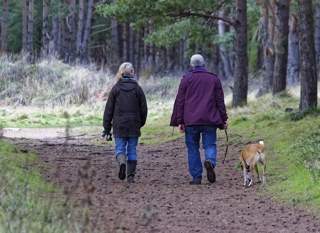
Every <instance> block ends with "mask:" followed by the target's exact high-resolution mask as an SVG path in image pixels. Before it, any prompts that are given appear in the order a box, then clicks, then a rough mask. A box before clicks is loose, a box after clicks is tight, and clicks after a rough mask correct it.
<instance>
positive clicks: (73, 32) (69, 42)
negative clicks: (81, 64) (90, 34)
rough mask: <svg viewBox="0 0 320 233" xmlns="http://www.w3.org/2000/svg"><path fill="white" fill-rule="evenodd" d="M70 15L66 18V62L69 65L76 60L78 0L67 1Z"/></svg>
mask: <svg viewBox="0 0 320 233" xmlns="http://www.w3.org/2000/svg"><path fill="white" fill-rule="evenodd" d="M66 3H67V5H68V15H67V17H66V22H65V23H66V28H65V29H66V30H67V35H66V50H67V53H66V56H65V60H66V61H67V62H69V63H71V62H74V61H75V59H76V52H75V51H76V39H77V21H76V15H77V14H76V0H67V1H66Z"/></svg>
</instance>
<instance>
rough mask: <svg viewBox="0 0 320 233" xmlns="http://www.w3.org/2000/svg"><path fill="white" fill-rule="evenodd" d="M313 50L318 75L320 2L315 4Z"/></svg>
mask: <svg viewBox="0 0 320 233" xmlns="http://www.w3.org/2000/svg"><path fill="white" fill-rule="evenodd" d="M314 26H315V49H316V59H317V64H318V65H317V66H318V73H320V2H319V1H316V3H315V23H314Z"/></svg>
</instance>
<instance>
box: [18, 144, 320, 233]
mask: <svg viewBox="0 0 320 233" xmlns="http://www.w3.org/2000/svg"><path fill="white" fill-rule="evenodd" d="M13 142H14V143H15V144H17V145H19V146H20V147H22V148H24V149H28V150H34V151H36V152H37V153H38V154H39V156H40V158H41V160H42V162H43V163H44V164H46V166H45V167H46V170H45V172H44V173H45V174H44V175H45V176H46V178H47V179H48V180H50V181H52V182H55V183H58V184H59V185H60V186H62V187H65V188H68V187H70V186H72V185H74V183H75V182H76V181H77V180H78V170H79V169H80V168H81V167H83V166H84V165H85V164H86V163H87V161H88V160H89V161H90V166H91V168H90V169H91V170H94V171H95V173H96V176H95V177H94V181H93V185H94V186H95V188H96V190H95V192H94V193H93V194H92V200H93V208H92V209H93V211H92V216H91V218H92V219H95V220H97V222H98V226H99V229H100V231H99V232H148V233H149V232H177V233H182V232H219V233H223V232H237V233H238V232H283V233H284V232H290V233H292V232H298V233H301V232H320V221H319V219H318V218H317V217H315V216H313V215H311V214H310V213H308V212H306V211H303V210H300V209H295V208H293V207H290V206H286V205H284V204H279V203H276V202H274V201H272V200H271V198H269V197H265V196H262V195H258V194H257V193H256V189H257V188H258V185H256V186H255V187H253V188H250V189H245V188H243V187H242V178H241V172H240V171H239V170H237V169H236V166H237V164H238V151H239V148H237V147H234V146H231V147H230V149H229V159H228V161H227V162H226V164H225V165H221V164H220V165H218V167H217V168H216V173H217V182H216V183H214V184H213V185H209V184H208V183H207V181H206V179H204V182H203V183H204V184H202V185H200V186H190V185H189V184H188V182H189V180H190V177H189V175H188V171H187V160H186V156H185V148H184V143H183V141H182V140H181V139H179V140H177V141H172V142H168V143H165V144H162V145H157V146H143V145H140V147H139V161H138V171H137V176H136V183H135V184H133V185H130V186H129V185H128V184H127V183H126V182H123V181H120V180H118V178H117V164H116V161H115V159H114V155H113V147H112V146H110V145H104V146H101V145H100V146H98V145H94V143H91V142H90V141H89V140H86V139H77V140H74V141H70V142H69V144H68V145H64V144H63V141H59V140H53V141H50V142H45V141H36V140H13ZM220 151H221V152H222V153H223V151H224V148H220ZM222 153H220V158H221V157H222ZM220 160H221V159H220ZM57 167H59V175H58V176H57V175H56V168H57ZM204 176H205V174H204ZM83 195H85V194H84V193H83V192H82V191H81V190H78V191H76V192H75V193H74V194H73V198H74V199H75V200H76V199H81V198H83Z"/></svg>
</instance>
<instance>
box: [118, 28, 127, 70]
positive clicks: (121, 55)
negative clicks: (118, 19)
mask: <svg viewBox="0 0 320 233" xmlns="http://www.w3.org/2000/svg"><path fill="white" fill-rule="evenodd" d="M117 26H118V30H117V31H118V41H117V47H118V56H119V60H120V62H122V61H124V60H125V59H124V46H123V43H124V41H123V24H121V23H118V25H117ZM117 66H118V64H117Z"/></svg>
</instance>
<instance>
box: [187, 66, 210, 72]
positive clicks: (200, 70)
mask: <svg viewBox="0 0 320 233" xmlns="http://www.w3.org/2000/svg"><path fill="white" fill-rule="evenodd" d="M191 72H192V73H196V72H208V70H207V69H206V68H205V67H204V66H196V67H193V68H192V69H191Z"/></svg>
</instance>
